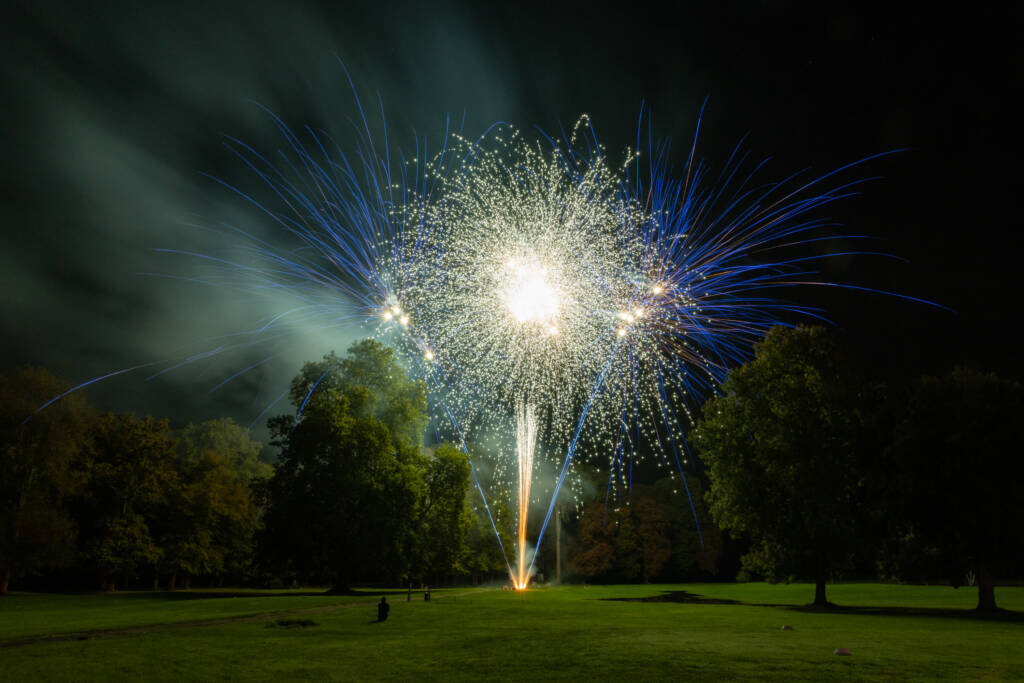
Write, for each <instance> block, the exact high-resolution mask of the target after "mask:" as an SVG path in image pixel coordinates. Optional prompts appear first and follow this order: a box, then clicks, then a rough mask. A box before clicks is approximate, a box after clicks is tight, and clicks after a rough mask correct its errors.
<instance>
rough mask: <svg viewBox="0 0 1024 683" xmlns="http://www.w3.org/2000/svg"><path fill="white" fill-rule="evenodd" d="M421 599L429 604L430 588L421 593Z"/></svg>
mask: <svg viewBox="0 0 1024 683" xmlns="http://www.w3.org/2000/svg"><path fill="white" fill-rule="evenodd" d="M423 599H424V600H425V601H426V602H430V586H427V590H426V592H424V593H423Z"/></svg>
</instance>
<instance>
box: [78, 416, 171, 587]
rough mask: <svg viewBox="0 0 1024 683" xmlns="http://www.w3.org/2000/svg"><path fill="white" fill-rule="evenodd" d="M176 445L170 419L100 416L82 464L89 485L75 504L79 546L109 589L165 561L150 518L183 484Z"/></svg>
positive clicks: (81, 473)
mask: <svg viewBox="0 0 1024 683" xmlns="http://www.w3.org/2000/svg"><path fill="white" fill-rule="evenodd" d="M175 448H176V441H175V439H174V437H173V436H172V434H171V431H170V427H169V426H168V424H167V421H166V420H156V419H154V418H152V417H145V418H137V417H135V416H134V415H117V414H114V413H107V414H104V415H101V416H100V417H99V419H98V420H97V421H96V424H95V426H94V429H93V431H92V437H91V440H90V443H89V448H88V449H87V451H86V453H85V457H84V458H83V459H82V460H81V461H80V463H79V465H78V468H77V471H78V473H80V475H81V476H83V477H84V479H85V482H86V483H85V488H84V489H83V490H82V492H81V493H80V494H79V495H78V496H76V498H75V499H74V501H73V504H72V509H73V511H74V513H75V517H76V519H78V520H79V527H80V543H79V549H80V551H81V552H82V554H83V556H84V559H85V560H86V561H87V562H89V563H91V564H92V565H93V566H94V567H95V569H96V570H97V572H98V576H99V582H100V585H101V587H103V588H105V589H106V590H113V589H114V587H115V584H116V582H117V579H128V578H131V577H133V576H135V575H137V573H138V570H139V569H140V568H141V567H145V566H148V567H153V566H155V565H156V563H157V562H158V561H159V560H160V557H161V555H162V550H161V548H160V547H159V546H158V545H157V542H156V540H155V539H154V538H153V534H152V533H151V529H150V520H152V519H153V518H154V516H155V515H154V512H155V510H156V508H157V507H158V506H161V505H165V504H166V503H167V497H168V493H169V492H173V491H175V489H176V488H177V487H178V486H179V480H178V475H177V473H176V472H175V470H174V458H175Z"/></svg>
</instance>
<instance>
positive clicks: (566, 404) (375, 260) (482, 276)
mask: <svg viewBox="0 0 1024 683" xmlns="http://www.w3.org/2000/svg"><path fill="white" fill-rule="evenodd" d="M359 111H360V114H361V118H360V119H359V123H358V125H357V133H358V142H357V143H356V144H355V145H354V147H353V149H351V150H347V151H346V150H343V149H342V148H341V147H339V146H338V145H336V144H335V143H334V142H333V141H332V140H331V138H329V137H328V136H327V135H326V134H325V133H317V132H314V131H312V130H311V129H307V130H305V131H304V132H302V133H296V132H293V131H292V130H291V129H290V128H288V126H287V125H285V124H284V123H283V122H282V121H281V120H280V119H278V118H276V117H275V116H274V115H273V114H271V113H269V112H268V115H270V116H271V117H272V118H273V120H274V121H275V122H276V124H277V126H278V129H279V131H280V133H281V135H282V136H283V137H284V139H285V141H286V142H287V145H286V146H285V148H284V149H283V150H278V153H277V155H275V156H274V157H267V156H264V155H262V154H261V153H260V152H258V151H257V150H255V149H253V148H251V147H249V146H248V145H246V144H245V143H243V142H241V141H239V140H234V139H229V140H228V141H227V145H228V146H229V147H230V148H231V149H232V150H233V151H234V153H235V154H236V155H237V156H238V158H240V159H241V160H242V161H243V162H244V163H245V165H246V166H247V167H248V168H249V170H250V171H251V172H252V173H254V174H255V176H256V178H257V179H258V181H259V182H258V185H259V187H261V188H262V191H261V192H253V191H247V192H246V191H242V190H240V189H237V186H236V185H234V184H229V183H226V182H223V181H220V180H217V179H215V180H217V182H221V183H222V184H223V185H224V186H225V187H227V188H229V189H231V190H233V191H235V192H237V194H238V196H240V197H242V198H243V199H244V200H246V201H247V202H249V203H251V204H252V205H253V206H255V207H256V208H258V209H259V211H260V212H261V215H263V216H265V217H267V218H269V219H270V220H271V221H272V222H273V224H274V225H276V226H277V227H278V228H280V230H282V231H283V232H284V233H285V235H283V236H280V237H277V238H270V239H264V238H262V237H258V236H257V232H256V231H255V230H253V229H251V228H248V227H238V226H231V225H228V226H224V227H225V229H226V230H227V231H228V232H229V233H230V234H231V235H232V236H233V245H234V246H233V247H232V251H231V252H230V253H224V254H211V253H205V252H204V253H194V252H189V251H184V250H167V251H171V252H174V253H178V254H185V255H188V256H190V257H194V258H197V259H199V260H200V262H201V263H203V264H205V265H206V266H207V272H206V273H205V274H204V276H203V277H202V281H204V282H206V283H209V284H213V285H215V286H221V287H223V286H228V287H232V288H239V289H244V290H247V291H250V292H252V293H255V294H256V295H258V296H260V297H263V298H264V300H265V301H266V302H267V306H268V307H269V308H270V309H272V310H269V311H268V315H267V317H266V318H265V319H264V320H263V321H261V323H260V325H258V326H257V327H256V328H254V329H252V330H249V331H245V332H239V333H235V334H234V335H233V336H231V337H229V338H227V339H228V341H226V342H225V343H223V344H221V345H219V346H217V347H216V348H215V349H212V350H210V351H207V352H205V353H203V354H199V355H197V356H192V357H189V358H188V359H186V360H184V361H182V362H180V363H175V364H174V365H171V366H170V367H169V368H165V369H164V370H162V371H161V373H162V372H167V371H168V370H172V369H174V368H175V367H178V366H180V365H182V364H185V363H188V362H191V361H194V360H196V359H198V358H206V357H210V356H212V355H216V354H221V353H225V352H227V351H230V350H232V349H237V348H250V347H252V346H254V345H256V344H262V343H264V342H266V341H267V340H278V339H281V338H287V337H288V335H290V334H294V333H296V332H297V331H298V332H299V333H302V332H303V331H309V330H317V331H325V330H326V331H330V330H346V329H347V330H351V329H352V328H353V327H354V326H359V325H362V326H363V328H364V329H365V331H366V333H367V334H371V335H373V336H376V337H377V338H378V339H380V340H381V341H383V342H384V343H386V344H388V345H390V346H391V347H393V348H395V349H396V350H398V351H399V352H400V354H401V356H402V357H403V358H404V359H405V362H406V365H407V367H408V368H409V370H410V372H411V373H412V374H413V375H414V376H416V377H418V378H421V379H422V380H424V381H425V382H426V384H427V387H428V390H429V395H430V399H431V407H432V411H433V415H432V417H433V420H432V422H433V425H434V429H435V436H436V438H437V440H438V441H441V440H450V441H454V442H456V443H457V444H459V445H460V446H461V447H462V449H463V451H464V452H465V453H466V455H467V458H469V459H470V462H471V465H472V472H473V480H474V483H475V486H476V489H477V491H478V492H479V494H480V496H481V502H482V504H483V506H484V508H485V509H486V510H487V512H488V515H491V508H490V506H489V504H488V503H487V500H486V497H485V496H484V487H483V486H482V485H481V483H480V480H479V477H480V475H481V473H484V472H485V473H486V474H487V475H488V476H490V477H491V478H492V479H494V480H496V481H498V482H500V483H501V484H502V486H501V487H500V488H502V489H514V490H515V491H516V496H515V499H516V510H517V516H518V517H517V520H516V527H517V548H516V552H515V554H514V556H513V557H511V558H510V557H509V556H508V553H506V563H507V565H508V570H509V575H510V577H511V579H512V581H513V583H514V585H515V586H516V587H518V588H524V587H526V586H527V585H528V583H529V580H530V576H531V573H532V571H533V565H534V562H535V560H536V551H537V549H538V548H539V547H540V545H541V542H542V540H543V536H544V532H545V530H546V528H547V525H548V522H549V521H550V519H551V515H552V511H553V509H554V506H555V503H556V501H557V499H558V497H559V493H560V491H562V490H563V485H564V484H565V483H566V481H572V480H573V477H572V476H570V475H571V474H572V472H573V465H574V463H576V462H578V461H579V460H580V459H596V460H598V461H600V462H605V463H609V464H610V467H609V480H608V488H609V490H611V488H612V487H613V485H614V486H616V487H617V486H622V485H627V486H628V485H629V483H630V481H631V477H632V470H633V467H634V464H635V463H636V462H637V461H638V460H639V459H642V458H651V459H653V460H654V461H655V462H656V464H657V465H658V466H660V467H663V468H665V469H666V470H667V471H668V475H669V476H672V477H674V478H675V479H676V481H678V482H679V487H678V491H679V493H680V494H681V500H689V504H690V507H691V510H692V511H693V517H694V523H695V524H697V514H696V509H695V508H694V506H693V501H692V498H690V491H689V488H688V486H687V482H686V475H685V472H686V468H685V464H686V462H687V446H686V440H685V426H686V425H688V424H689V423H690V422H691V421H692V415H691V412H690V411H691V410H692V409H693V408H694V406H696V405H699V403H700V402H701V401H702V400H703V399H704V398H705V397H706V396H707V395H708V394H709V392H711V391H713V390H714V388H715V387H716V386H717V384H718V383H719V382H720V381H721V380H722V379H723V378H724V376H725V374H726V373H727V372H728V370H729V368H731V367H734V366H735V365H737V364H738V363H740V362H742V361H743V360H745V359H746V358H747V357H749V354H750V350H751V345H752V343H753V342H754V341H755V340H757V339H758V338H760V337H761V336H762V335H763V334H764V333H765V332H766V331H767V329H768V328H770V327H771V326H772V325H775V324H778V323H779V322H780V321H783V322H784V321H787V320H788V319H791V318H792V317H793V314H802V315H811V316H814V315H816V312H815V310H814V309H811V308H806V307H802V306H799V305H794V304H791V303H788V302H786V301H783V300H779V299H778V298H776V296H774V295H773V292H777V291H778V289H779V288H785V287H791V286H794V285H808V284H818V285H828V286H837V285H835V284H834V283H826V282H820V281H816V280H815V278H814V275H813V272H814V271H813V269H809V268H808V267H807V266H808V264H809V263H811V262H812V261H813V259H814V258H821V257H822V255H821V254H824V255H826V256H827V255H829V252H828V251H827V250H826V251H825V252H821V251H820V250H819V252H818V253H819V255H818V256H807V255H806V254H799V253H796V252H795V251H794V247H796V246H799V245H801V244H805V243H809V242H821V241H827V240H829V239H836V238H837V237H839V236H837V235H835V234H834V233H831V232H830V231H829V230H828V228H829V225H828V223H827V220H826V219H825V218H821V217H818V216H817V215H816V212H815V210H816V209H818V208H820V207H822V206H823V205H826V204H828V203H830V202H833V201H835V200H837V199H840V198H842V197H845V196H847V195H848V194H850V192H851V187H852V186H853V185H855V184H856V183H857V182H858V181H853V182H852V183H848V184H843V182H842V181H840V180H839V176H838V175H836V174H837V173H839V172H841V171H844V170H846V169H845V168H843V169H839V170H838V171H835V172H833V173H831V174H829V175H826V176H824V177H817V178H813V179H810V180H806V181H800V180H799V179H798V178H796V177H791V178H788V179H786V180H785V181H783V182H781V183H767V184H765V183H763V181H760V180H757V181H755V180H754V175H755V173H756V172H757V171H758V170H759V165H756V164H748V163H746V161H745V159H744V158H743V157H742V155H740V154H739V153H738V151H737V154H734V156H733V157H732V158H731V159H730V160H729V162H728V163H727V164H726V165H725V167H724V169H723V170H722V171H721V172H720V173H719V175H718V176H717V177H714V178H712V177H711V176H710V174H709V171H708V169H707V167H706V166H705V165H704V164H703V163H702V162H700V161H699V160H698V159H697V158H696V156H695V148H696V139H697V137H696V135H695V137H694V143H693V144H692V145H691V146H690V147H689V148H688V156H687V157H686V160H685V162H684V163H682V164H681V166H680V168H678V169H674V168H673V167H672V165H671V159H672V155H671V150H670V147H669V145H668V144H667V143H663V144H655V142H654V141H653V140H649V139H644V138H643V137H642V136H641V135H639V134H638V137H637V140H636V145H635V146H634V147H633V148H631V149H627V150H624V151H623V152H621V153H619V154H616V155H610V154H609V153H608V152H607V150H606V149H605V148H604V147H603V146H602V145H601V144H600V143H599V141H598V139H597V136H596V134H595V132H594V130H593V128H592V126H591V124H590V121H589V119H588V118H587V117H586V116H583V117H581V118H580V119H579V120H578V121H577V123H576V125H575V126H574V127H573V128H572V129H571V130H569V131H567V132H566V133H563V134H562V135H561V136H559V137H558V138H557V139H556V138H552V137H548V136H546V135H544V134H539V135H538V136H537V137H536V139H527V138H526V137H525V136H524V135H523V134H521V133H520V132H519V131H518V130H516V129H515V128H513V127H510V126H508V125H505V124H500V125H495V126H492V127H491V128H490V129H488V130H487V131H486V132H485V133H484V134H483V135H481V136H479V137H466V136H465V135H464V134H462V133H461V132H460V133H452V132H448V133H447V134H446V135H445V138H444V141H443V145H442V146H441V148H440V149H439V150H438V151H437V152H434V153H432V154H428V153H427V145H426V143H425V142H422V141H420V142H418V143H417V148H416V150H415V154H414V155H410V156H408V157H406V156H403V155H402V154H401V153H400V152H397V151H396V150H394V149H392V147H391V144H390V142H389V141H388V139H387V138H386V134H385V137H384V138H383V139H382V140H380V141H379V142H378V141H375V138H374V136H373V135H372V134H371V127H370V125H369V123H368V121H367V118H366V116H365V112H364V111H363V109H362V107H361V105H360V107H359ZM641 121H644V118H643V117H642V118H641ZM698 124H699V121H698ZM698 128H699V125H698ZM642 129H643V126H640V130H642ZM847 168H848V167H847ZM843 237H844V238H848V237H850V236H843ZM289 240H291V241H292V242H293V243H291V244H287V242H288V241H289ZM295 241H297V242H298V244H295V243H294V242H295ZM833 255H834V253H833ZM838 286H844V285H838ZM854 288H855V289H857V288H856V287H854ZM266 360H268V359H263V360H261V361H259V362H257V363H255V364H253V365H251V366H249V367H247V368H244V369H242V370H240V371H239V372H236V373H234V374H232V375H231V376H230V377H228V378H227V379H226V380H225V381H224V382H222V383H221V384H219V385H217V387H215V389H216V388H219V387H220V386H221V385H223V384H224V383H226V382H228V381H230V380H231V379H234V378H235V377H237V376H238V375H240V374H243V373H244V372H246V371H247V370H249V369H251V368H253V367H256V366H258V365H260V364H262V363H264V362H266ZM132 369H134V368H132ZM129 370H130V369H129ZM126 371H127V370H125V371H119V372H117V373H112V375H114V374H120V373H121V372H126ZM158 374H160V373H158ZM154 376H155V375H154ZM98 379H102V378H97V380H98ZM97 380H90V381H89V382H85V383H83V384H82V385H79V387H81V386H85V385H87V384H90V383H92V382H94V381H97ZM79 387H75V389H77V388H79ZM73 390H74V389H72V391H73ZM314 390H315V385H314ZM311 391H312V390H311ZM283 395H284V394H282V395H281V396H283ZM281 396H279V397H278V399H277V400H280V398H281ZM57 398H59V397H57ZM54 400H56V399H54ZM306 400H307V401H308V400H309V396H307V397H306ZM275 402H276V401H275ZM273 405H274V404H273V403H272V404H271V405H270V406H267V408H266V409H265V410H264V411H263V412H262V413H260V416H258V417H257V420H258V419H259V417H262V415H264V414H265V413H267V412H268V411H269V410H270V409H271V408H272V407H273ZM43 407H45V406H43ZM300 413H301V407H300ZM510 437H512V438H514V443H513V444H511V445H510V444H509V438H510ZM481 458H488V459H489V460H490V461H491V462H490V463H489V465H490V466H489V467H486V468H484V469H481V467H480V465H481ZM538 462H545V463H547V464H548V467H547V468H546V469H545V468H538V467H537V466H536V465H537V463H538ZM545 471H546V472H548V473H547V474H543V475H542V474H541V473H542V472H545ZM552 472H553V473H552ZM539 476H545V477H547V478H548V480H547V481H544V482H543V485H542V486H538V485H537V484H538V483H540V482H538V481H537V478H538V477H539ZM538 492H539V493H540V495H539V496H538V495H536V494H537V493H538ZM536 504H542V505H544V506H545V507H546V513H545V516H544V519H543V523H542V524H541V526H540V531H539V533H538V534H537V536H536V539H535V540H533V541H532V542H531V540H530V539H529V538H528V528H529V527H528V523H527V522H528V513H529V511H530V508H531V506H533V505H536ZM491 524H492V526H494V529H495V533H496V535H497V533H498V532H497V525H496V523H495V520H494V518H493V516H492V517H491ZM697 530H698V534H699V533H700V529H699V526H698V529H697ZM498 543H499V544H500V543H501V541H500V536H499V539H498ZM531 547H532V548H533V554H532V556H531V555H530V554H529V553H528V552H527V549H528V548H531ZM502 550H503V551H504V550H505V549H504V548H502Z"/></svg>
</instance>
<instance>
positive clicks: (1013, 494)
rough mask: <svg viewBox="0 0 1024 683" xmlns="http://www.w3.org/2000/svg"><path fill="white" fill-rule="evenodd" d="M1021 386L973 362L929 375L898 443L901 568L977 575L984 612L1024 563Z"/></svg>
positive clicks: (895, 469)
mask: <svg viewBox="0 0 1024 683" xmlns="http://www.w3.org/2000/svg"><path fill="white" fill-rule="evenodd" d="M1022 414H1024V388H1022V387H1021V385H1020V384H1018V383H1017V382H1013V381H1010V380H1006V379H1002V378H1000V377H998V376H996V375H993V374H989V373H983V372H979V371H976V370H971V369H967V368H957V369H955V370H954V371H953V372H951V373H949V374H948V375H946V376H943V377H939V378H936V377H924V378H922V379H921V380H920V381H919V382H918V383H917V384H916V386H915V387H914V389H913V391H912V393H911V395H910V399H909V401H908V402H907V409H906V411H905V414H904V416H903V419H902V420H901V422H900V424H899V426H898V428H897V430H896V436H895V439H894V441H893V446H892V451H891V455H892V456H893V458H892V471H891V475H892V483H893V489H894V491H895V492H896V493H897V494H898V495H894V496H893V503H894V509H893V510H892V513H893V516H894V518H895V519H896V521H897V524H898V530H899V538H898V556H899V557H900V559H901V560H902V561H899V562H897V563H896V566H895V569H896V571H897V573H899V574H901V575H903V576H905V577H906V578H911V579H921V578H928V577H932V578H934V577H936V576H942V577H944V578H947V579H950V580H952V582H953V584H954V585H958V584H959V583H960V582H961V581H963V580H964V577H965V576H966V575H967V574H968V573H970V572H973V576H974V578H975V579H976V581H977V585H978V609H981V610H994V609H995V608H996V600H995V577H996V576H997V575H998V574H999V573H1001V572H1003V573H1008V572H1019V571H1020V566H1021V562H1024V531H1022V530H1024V505H1022V504H1021V502H1020V483H1021V481H1024V459H1022V458H1021V453H1022V451H1024V438H1022V437H1021V432H1020V428H1019V427H1018V426H1017V420H1019V419H1020V416H1021V415H1022Z"/></svg>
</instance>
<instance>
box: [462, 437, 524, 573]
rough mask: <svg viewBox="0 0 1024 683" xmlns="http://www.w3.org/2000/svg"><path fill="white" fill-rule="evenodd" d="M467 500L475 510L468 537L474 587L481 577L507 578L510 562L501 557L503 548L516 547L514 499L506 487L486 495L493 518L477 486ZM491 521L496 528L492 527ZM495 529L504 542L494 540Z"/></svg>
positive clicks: (469, 561) (469, 566) (470, 491)
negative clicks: (512, 501)
mask: <svg viewBox="0 0 1024 683" xmlns="http://www.w3.org/2000/svg"><path fill="white" fill-rule="evenodd" d="M471 452H472V451H471ZM467 499H468V502H469V504H470V507H471V508H472V509H473V520H472V522H473V523H472V526H470V529H469V532H468V534H467V536H466V545H467V547H468V551H467V559H466V563H465V567H466V571H467V572H468V573H469V574H470V575H471V576H472V577H473V583H474V584H476V583H478V582H479V580H480V578H481V577H482V576H488V575H494V574H501V575H504V576H505V577H507V576H508V571H509V569H508V564H507V562H508V561H507V559H506V558H505V556H504V555H503V554H502V548H506V549H509V548H513V547H514V544H515V537H516V534H515V519H516V515H515V513H514V512H513V510H512V507H511V505H510V503H509V501H511V499H512V496H511V494H510V493H509V492H508V490H507V489H505V487H504V486H502V485H501V484H496V485H495V486H494V487H493V488H492V489H491V491H490V492H489V493H487V503H488V506H489V508H490V515H488V511H487V508H485V507H484V504H483V501H482V500H481V498H480V493H479V492H478V491H477V490H476V487H475V486H473V487H472V488H471V489H470V490H469V493H468V494H467ZM492 519H493V522H494V526H492V525H491V521H492ZM495 530H497V532H498V536H499V538H500V539H501V543H500V544H499V543H498V539H496V538H495V534H494V532H495Z"/></svg>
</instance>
